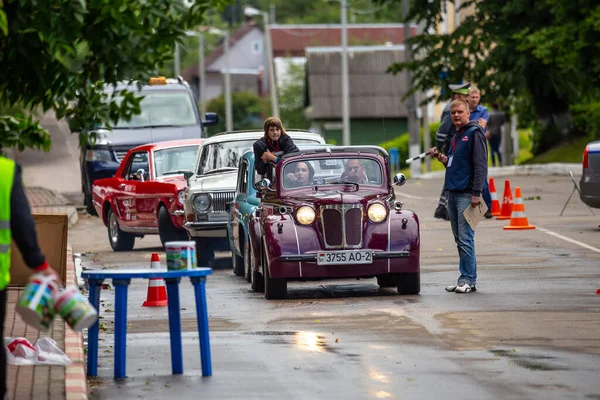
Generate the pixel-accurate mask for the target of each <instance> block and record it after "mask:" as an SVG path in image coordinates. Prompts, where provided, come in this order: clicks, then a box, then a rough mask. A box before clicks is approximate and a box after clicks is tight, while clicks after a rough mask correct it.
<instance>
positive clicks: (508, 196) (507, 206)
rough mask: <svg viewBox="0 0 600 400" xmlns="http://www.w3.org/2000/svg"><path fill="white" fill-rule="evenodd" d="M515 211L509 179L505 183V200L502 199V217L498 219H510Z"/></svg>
mask: <svg viewBox="0 0 600 400" xmlns="http://www.w3.org/2000/svg"><path fill="white" fill-rule="evenodd" d="M512 209H513V197H512V191H511V190H510V181H509V180H508V179H507V180H505V181H504V198H503V199H502V210H501V211H500V215H499V216H497V217H496V219H510V216H511V215H512Z"/></svg>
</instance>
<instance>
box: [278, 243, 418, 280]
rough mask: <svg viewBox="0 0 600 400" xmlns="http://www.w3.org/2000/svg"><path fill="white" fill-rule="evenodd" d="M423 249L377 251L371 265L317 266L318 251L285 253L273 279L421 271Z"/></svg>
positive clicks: (345, 276) (361, 275) (362, 275)
mask: <svg viewBox="0 0 600 400" xmlns="http://www.w3.org/2000/svg"><path fill="white" fill-rule="evenodd" d="M419 271H420V265H419V251H418V250H415V251H412V252H410V251H373V262H372V263H371V264H350V265H317V254H316V253H309V254H301V255H283V256H280V257H278V258H276V259H274V260H273V261H272V263H271V265H270V268H269V274H270V275H271V277H272V278H285V279H297V280H303V279H325V278H359V277H365V278H367V277H373V276H379V275H386V274H398V273H405V272H419Z"/></svg>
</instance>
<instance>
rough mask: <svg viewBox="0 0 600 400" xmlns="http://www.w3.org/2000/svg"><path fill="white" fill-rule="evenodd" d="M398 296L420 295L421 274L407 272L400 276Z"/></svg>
mask: <svg viewBox="0 0 600 400" xmlns="http://www.w3.org/2000/svg"><path fill="white" fill-rule="evenodd" d="M399 277H400V280H399V281H398V294H419V292H420V291H421V273H419V272H405V273H403V274H399Z"/></svg>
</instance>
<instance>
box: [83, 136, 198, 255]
mask: <svg viewBox="0 0 600 400" xmlns="http://www.w3.org/2000/svg"><path fill="white" fill-rule="evenodd" d="M202 141H203V139H188V140H173V141H168V142H160V143H154V144H146V145H143V146H138V147H135V148H133V149H131V150H129V152H127V155H125V157H124V158H123V161H122V162H121V165H120V166H119V169H118V170H117V172H116V173H115V176H114V177H112V178H105V179H100V180H97V181H95V182H94V185H93V188H92V201H93V204H94V208H95V209H96V211H97V212H98V215H99V216H100V217H101V218H102V220H103V221H104V225H106V227H107V228H108V240H109V242H110V245H111V247H112V248H113V250H114V251H127V250H131V249H133V246H134V244H135V238H136V237H143V236H144V235H148V234H158V235H159V236H160V240H161V242H162V243H163V245H164V244H165V242H169V241H177V240H188V238H187V233H186V230H185V229H184V228H183V223H184V220H183V203H184V201H185V188H186V186H187V182H186V180H185V178H184V173H185V172H189V171H192V170H193V169H194V162H195V160H196V155H197V153H198V148H199V147H200V144H201V143H202Z"/></svg>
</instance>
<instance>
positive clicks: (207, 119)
mask: <svg viewBox="0 0 600 400" xmlns="http://www.w3.org/2000/svg"><path fill="white" fill-rule="evenodd" d="M218 123H219V116H218V115H217V113H214V112H207V113H206V114H205V115H204V121H202V125H204V126H211V125H216V124H218Z"/></svg>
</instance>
